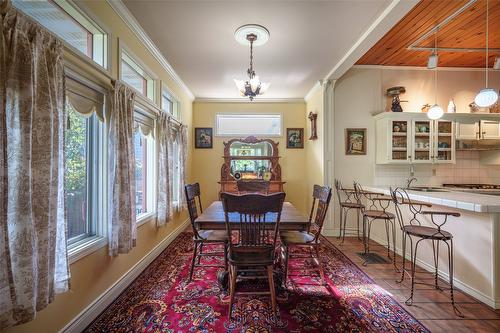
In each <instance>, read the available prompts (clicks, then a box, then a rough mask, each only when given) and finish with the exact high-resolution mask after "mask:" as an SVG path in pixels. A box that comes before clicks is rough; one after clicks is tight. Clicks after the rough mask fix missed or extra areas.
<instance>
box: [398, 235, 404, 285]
mask: <svg viewBox="0 0 500 333" xmlns="http://www.w3.org/2000/svg"><path fill="white" fill-rule="evenodd" d="M402 248H403V249H402V251H403V252H402V253H403V267H402V269H401V280H398V281H396V282H397V283H401V282H403V280H404V278H405V264H406V232H404V231H403V244H402Z"/></svg>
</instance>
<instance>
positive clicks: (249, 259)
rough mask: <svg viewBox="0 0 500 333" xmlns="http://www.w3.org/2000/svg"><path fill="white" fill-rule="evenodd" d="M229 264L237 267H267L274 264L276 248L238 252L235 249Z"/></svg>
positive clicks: (230, 256)
mask: <svg viewBox="0 0 500 333" xmlns="http://www.w3.org/2000/svg"><path fill="white" fill-rule="evenodd" d="M228 259H229V263H230V264H231V265H236V266H267V265H272V264H273V263H274V246H270V247H269V248H259V249H258V250H256V251H238V250H237V249H236V248H233V251H232V252H231V253H230V254H229V258H228Z"/></svg>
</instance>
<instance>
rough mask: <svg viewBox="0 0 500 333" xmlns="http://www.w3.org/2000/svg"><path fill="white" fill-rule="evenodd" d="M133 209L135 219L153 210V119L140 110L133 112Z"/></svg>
mask: <svg viewBox="0 0 500 333" xmlns="http://www.w3.org/2000/svg"><path fill="white" fill-rule="evenodd" d="M135 119H136V120H135V124H136V126H135V127H136V131H135V135H134V149H135V176H136V177H135V207H136V208H135V211H136V215H137V220H138V221H140V220H141V219H143V218H144V217H146V216H148V215H150V214H151V213H153V212H154V211H155V209H154V204H155V197H154V196H155V185H154V177H155V163H156V155H155V141H154V139H153V128H154V120H153V119H152V118H149V117H147V116H145V115H144V114H143V113H141V112H140V111H136V113H135Z"/></svg>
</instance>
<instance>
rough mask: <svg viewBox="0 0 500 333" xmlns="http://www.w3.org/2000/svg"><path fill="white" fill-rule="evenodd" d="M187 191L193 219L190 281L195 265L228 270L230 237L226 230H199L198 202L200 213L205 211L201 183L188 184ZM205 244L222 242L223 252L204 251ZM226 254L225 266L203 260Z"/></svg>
mask: <svg viewBox="0 0 500 333" xmlns="http://www.w3.org/2000/svg"><path fill="white" fill-rule="evenodd" d="M184 191H185V193H186V201H187V207H188V212H189V219H190V220H191V227H192V229H193V242H194V248H193V259H192V261H191V269H190V271H189V281H191V280H192V279H193V272H194V268H195V267H224V269H225V270H227V248H228V244H229V242H228V237H227V234H226V232H225V231H224V230H198V228H197V226H196V223H195V221H196V218H197V217H198V208H197V204H198V206H199V207H200V213H203V207H202V205H201V193H200V184H198V183H195V184H187V185H186V186H185V187H184ZM205 244H220V245H222V246H223V248H224V251H223V252H212V251H211V252H207V253H204V252H203V245H205ZM219 255H223V256H224V266H221V265H206V264H203V263H202V262H201V258H202V257H214V256H219Z"/></svg>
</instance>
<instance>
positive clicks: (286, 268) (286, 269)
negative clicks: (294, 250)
mask: <svg viewBox="0 0 500 333" xmlns="http://www.w3.org/2000/svg"><path fill="white" fill-rule="evenodd" d="M284 248H285V264H284V266H285V267H284V269H285V283H284V287H285V288H286V284H287V282H288V246H285V247H284Z"/></svg>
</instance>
